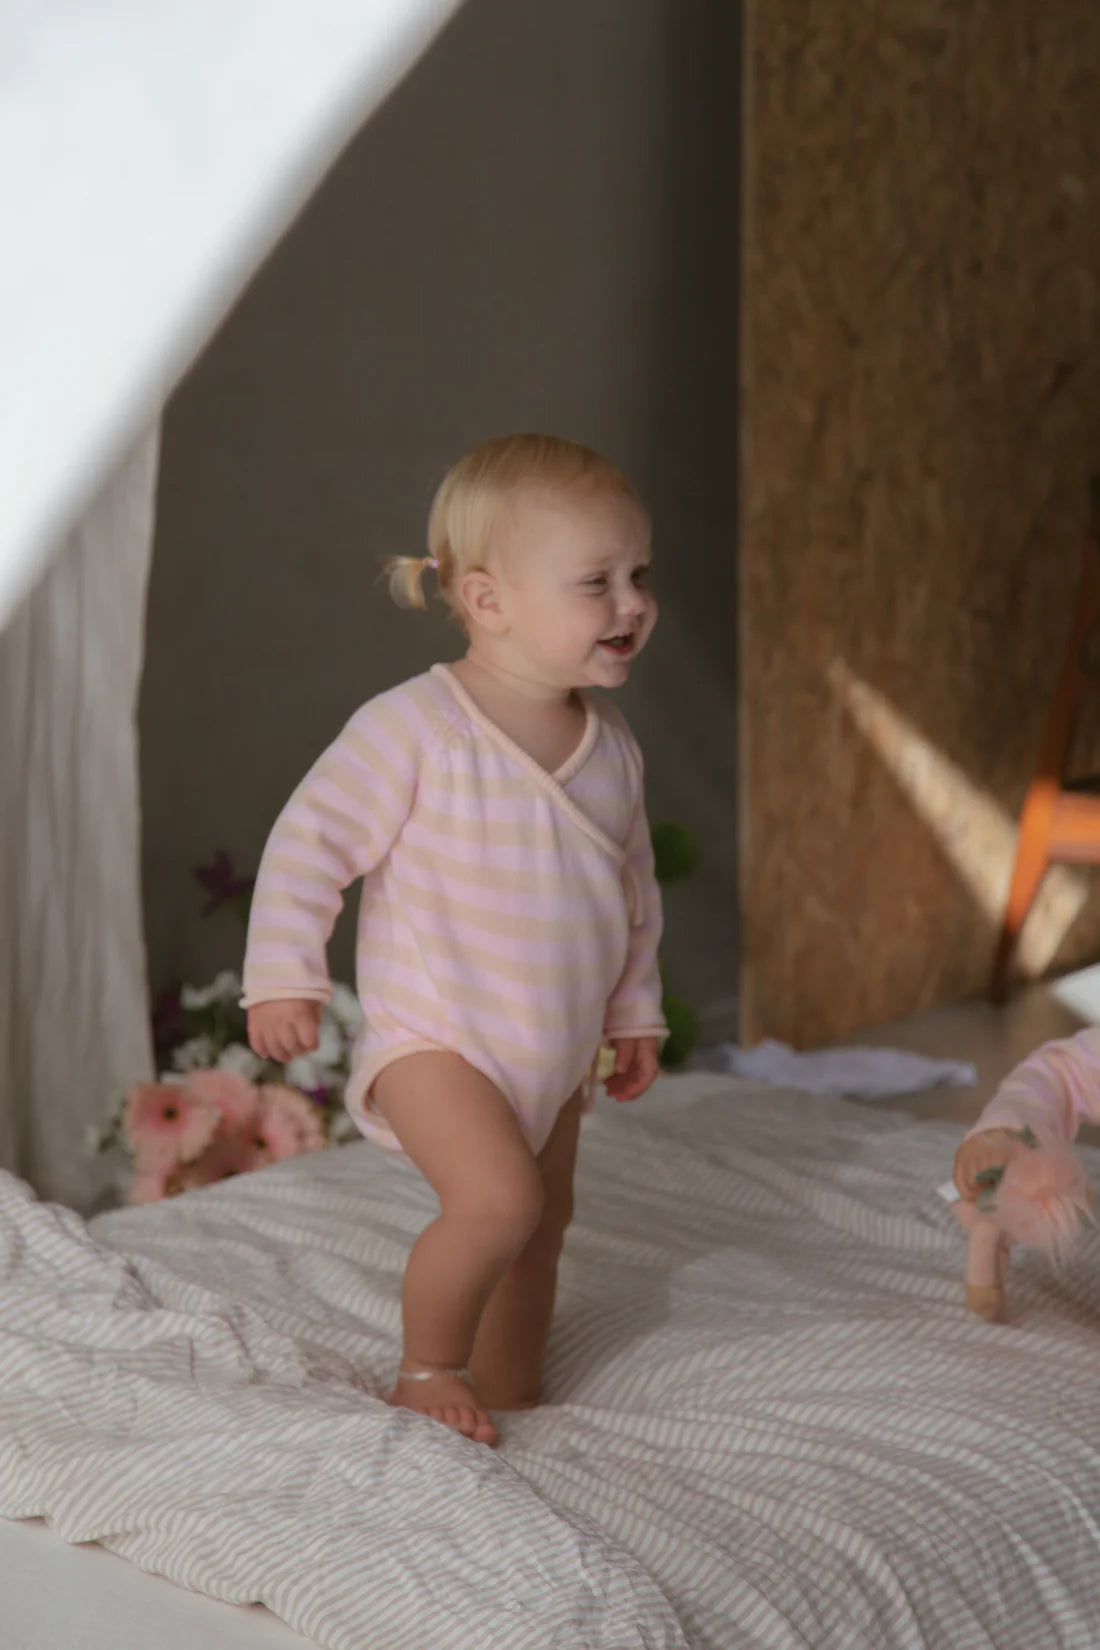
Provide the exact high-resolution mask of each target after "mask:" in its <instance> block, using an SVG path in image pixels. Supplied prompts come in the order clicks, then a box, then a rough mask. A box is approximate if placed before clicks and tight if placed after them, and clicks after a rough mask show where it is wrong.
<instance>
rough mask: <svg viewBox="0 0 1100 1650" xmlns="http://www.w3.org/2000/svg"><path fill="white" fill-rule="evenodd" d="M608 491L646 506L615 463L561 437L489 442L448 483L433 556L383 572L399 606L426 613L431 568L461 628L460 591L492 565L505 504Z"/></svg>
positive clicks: (408, 559)
mask: <svg viewBox="0 0 1100 1650" xmlns="http://www.w3.org/2000/svg"><path fill="white" fill-rule="evenodd" d="M578 485H588V486H594V487H603V488H607V489H609V490H610V491H612V492H616V493H620V494H623V495H625V496H626V497H628V498H630V499H633V500H634V502H635V503H636V504H638V506H639V508H643V506H642V504H641V500H640V499H639V498H638V495H637V494H636V493H635V491H634V489H633V488H632V487H631V485H630V483H629V482H628V481H627V479H626V477H625V476H624V475H623V473H622V471H621V470H619V469H618V468H617V467H616V466H615V465H614V464H612V462H611V460H610V459H608V458H604V456H603V454H602V453H597V452H595V451H593V449H592V448H591V447H582V446H581V445H580V444H579V443H578V442H576V441H566V440H564V439H563V438H562V437H560V436H555V435H502V436H497V437H496V438H495V439H494V440H492V441H483V442H482V444H481V445H480V446H479V447H475V448H473V450H472V451H471V452H468V453H467V454H466V455H465V456H464V457H463V458H460V459H459V460H458V463H457V464H453V465H452V466H451V468H450V469H449V470H448V471H447V474H446V475H445V476H444V477H443V480H442V481H441V482H440V484H439V487H438V489H437V491H436V495H435V498H434V499H433V500H432V507H431V510H430V512H429V514H428V554H427V555H426V556H392V557H391V558H390V559H389V561H387V562H386V564H385V566H384V567H383V569H382V572H383V576H384V577H386V578H388V580H389V587H390V595H391V596H392V597H393V599H394V601H395V602H397V604H398V606H400V607H412V608H416V609H418V610H419V611H421V612H423V611H424V610H425V609H426V608H427V605H428V603H427V599H426V598H425V595H424V575H425V573H426V572H427V571H428V570H429V569H432V570H433V571H434V572H435V574H436V576H437V578H438V581H439V594H440V596H441V597H442V599H443V601H445V602H446V604H447V606H448V607H449V608H450V609H451V613H452V615H453V616H454V617H455V618H457V619H458V620H459V621H460V622H461V621H462V612H461V608H460V605H459V597H458V591H459V587H460V586H461V583H462V580H463V579H464V578H465V576H466V574H467V573H470V572H473V571H474V570H475V569H477V568H482V567H484V566H485V564H486V562H487V560H488V557H489V551H490V548H491V543H492V537H493V529H494V527H495V525H496V521H497V517H498V516H499V514H500V510H501V507H502V505H503V504H505V503H506V501H507V500H508V499H509V498H510V497H511V496H512V495H513V494H514V493H516V492H517V491H518V490H519V489H520V488H521V487H576V486H578Z"/></svg>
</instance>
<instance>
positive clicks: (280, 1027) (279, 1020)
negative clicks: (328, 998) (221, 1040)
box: [248, 997, 321, 1066]
mask: <svg viewBox="0 0 1100 1650" xmlns="http://www.w3.org/2000/svg"><path fill="white" fill-rule="evenodd" d="M320 1026H321V1005H320V1003H315V1002H311V1001H310V1000H309V999H308V998H305V997H294V998H289V997H288V998H286V999H285V1000H283V1001H275V1002H270V1003H256V1004H255V1006H254V1007H252V1008H250V1009H249V1011H248V1040H249V1042H250V1043H251V1044H252V1052H253V1054H258V1055H259V1056H260V1059H261V1060H278V1061H279V1063H280V1064H281V1065H284V1066H285V1065H286V1063H287V1061H288V1060H293V1059H295V1058H296V1057H297V1056H298V1055H299V1054H309V1053H311V1052H312V1051H313V1049H315V1048H316V1047H317V1037H318V1033H319V1031H320Z"/></svg>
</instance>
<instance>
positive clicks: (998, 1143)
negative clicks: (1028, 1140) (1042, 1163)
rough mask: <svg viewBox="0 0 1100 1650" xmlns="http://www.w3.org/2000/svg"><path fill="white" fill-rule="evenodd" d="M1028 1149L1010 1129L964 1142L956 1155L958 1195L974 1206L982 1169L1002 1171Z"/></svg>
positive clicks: (993, 1131)
mask: <svg viewBox="0 0 1100 1650" xmlns="http://www.w3.org/2000/svg"><path fill="white" fill-rule="evenodd" d="M1024 1151H1027V1147H1026V1146H1025V1145H1024V1143H1023V1141H1022V1140H1021V1139H1020V1137H1019V1135H1017V1134H1014V1133H1013V1131H1012V1130H1011V1129H985V1130H984V1131H983V1132H982V1133H981V1134H975V1135H973V1136H971V1138H970V1139H969V1140H964V1141H963V1143H962V1145H961V1146H960V1147H959V1149H958V1151H957V1152H956V1153H955V1185H956V1186H957V1187H958V1191H959V1196H960V1197H965V1198H966V1199H967V1201H968V1202H969V1203H973V1201H974V1199H975V1198H976V1197H977V1195H978V1193H979V1192H980V1191H981V1187H980V1186H979V1185H978V1176H979V1175H980V1174H981V1173H982V1171H983V1170H985V1169H997V1168H1005V1167H1007V1166H1008V1164H1009V1163H1010V1162H1011V1160H1012V1159H1013V1158H1014V1157H1017V1156H1019V1154H1020V1152H1024Z"/></svg>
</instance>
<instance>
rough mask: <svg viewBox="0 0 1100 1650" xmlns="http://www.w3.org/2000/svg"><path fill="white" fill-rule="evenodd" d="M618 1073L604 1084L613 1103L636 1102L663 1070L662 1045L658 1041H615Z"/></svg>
mask: <svg viewBox="0 0 1100 1650" xmlns="http://www.w3.org/2000/svg"><path fill="white" fill-rule="evenodd" d="M609 1041H610V1044H611V1047H612V1048H613V1049H614V1050H615V1070H614V1071H613V1072H612V1073H611V1076H610V1077H608V1078H606V1079H605V1080H604V1088H605V1089H606V1090H607V1092H608V1094H609V1095H610V1096H611V1098H612V1099H613V1100H620V1101H623V1100H637V1098H638V1096H639V1095H640V1094H644V1093H645V1091H646V1089H647V1088H649V1087H650V1085H651V1084H652V1082H653V1080H654V1078H655V1077H656V1076H657V1073H658V1071H659V1070H660V1069H661V1061H660V1054H661V1043H660V1039H659V1038H657V1037H622V1038H616V1037H612V1038H610V1039H609Z"/></svg>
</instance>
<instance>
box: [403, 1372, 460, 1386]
mask: <svg viewBox="0 0 1100 1650" xmlns="http://www.w3.org/2000/svg"><path fill="white" fill-rule="evenodd" d="M440 1375H457V1376H458V1378H459V1380H460V1381H468V1382H469V1383H470V1385H471V1386H472V1385H473V1378H472V1376H471V1375H470V1371H469V1370H468V1369H399V1370H398V1371H397V1379H398V1380H399V1381H434V1380H435V1379H436V1378H437V1376H440Z"/></svg>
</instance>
